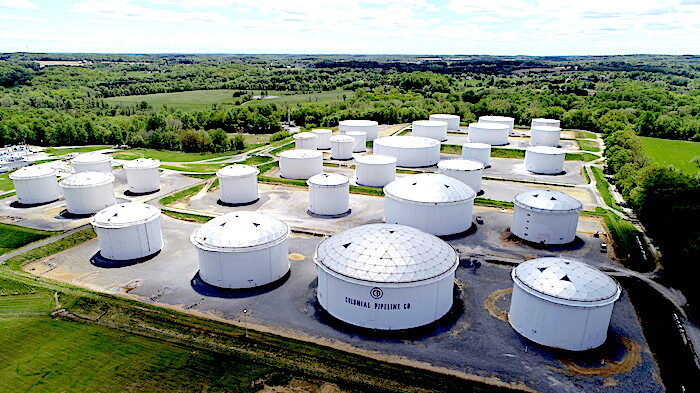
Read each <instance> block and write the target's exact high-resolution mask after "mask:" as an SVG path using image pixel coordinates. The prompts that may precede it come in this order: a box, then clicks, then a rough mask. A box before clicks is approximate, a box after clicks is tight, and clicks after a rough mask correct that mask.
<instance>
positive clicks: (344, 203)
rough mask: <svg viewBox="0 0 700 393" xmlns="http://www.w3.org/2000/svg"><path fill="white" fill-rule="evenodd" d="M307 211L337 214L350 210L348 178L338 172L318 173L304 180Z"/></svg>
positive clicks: (320, 213)
mask: <svg viewBox="0 0 700 393" xmlns="http://www.w3.org/2000/svg"><path fill="white" fill-rule="evenodd" d="M306 184H308V186H309V212H311V213H313V214H318V215H321V216H338V215H341V214H345V213H347V212H348V211H349V210H350V180H349V179H348V178H347V177H345V176H343V175H341V174H339V173H319V174H318V175H314V176H312V177H311V178H310V179H309V180H307V181H306Z"/></svg>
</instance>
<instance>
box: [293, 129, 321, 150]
mask: <svg viewBox="0 0 700 393" xmlns="http://www.w3.org/2000/svg"><path fill="white" fill-rule="evenodd" d="M294 148H296V149H306V150H316V149H318V135H316V134H315V133H313V132H299V133H297V134H294Z"/></svg>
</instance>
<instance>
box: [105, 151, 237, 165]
mask: <svg viewBox="0 0 700 393" xmlns="http://www.w3.org/2000/svg"><path fill="white" fill-rule="evenodd" d="M232 154H235V152H225V153H185V152H183V151H172V150H156V149H141V148H138V149H129V150H123V151H118V152H116V153H114V154H113V157H114V158H116V159H120V160H135V159H137V158H156V159H158V160H161V161H163V162H192V161H200V160H208V159H211V158H218V157H225V156H230V155H232Z"/></svg>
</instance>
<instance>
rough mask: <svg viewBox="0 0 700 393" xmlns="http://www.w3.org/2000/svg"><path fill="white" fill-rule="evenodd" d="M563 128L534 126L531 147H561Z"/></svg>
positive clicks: (531, 131) (531, 132) (531, 133)
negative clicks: (560, 140)
mask: <svg viewBox="0 0 700 393" xmlns="http://www.w3.org/2000/svg"><path fill="white" fill-rule="evenodd" d="M560 138H561V128H559V127H551V126H534V127H532V128H530V145H531V146H551V147H557V146H559V139H560Z"/></svg>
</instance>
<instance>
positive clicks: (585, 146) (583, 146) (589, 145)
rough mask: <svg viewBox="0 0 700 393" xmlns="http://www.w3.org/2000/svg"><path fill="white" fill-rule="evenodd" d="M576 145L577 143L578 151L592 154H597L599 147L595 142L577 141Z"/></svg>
mask: <svg viewBox="0 0 700 393" xmlns="http://www.w3.org/2000/svg"><path fill="white" fill-rule="evenodd" d="M576 143H578V146H579V149H580V150H583V151H592V152H599V151H600V147H599V146H598V143H597V142H596V141H595V140H590V139H577V140H576Z"/></svg>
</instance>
